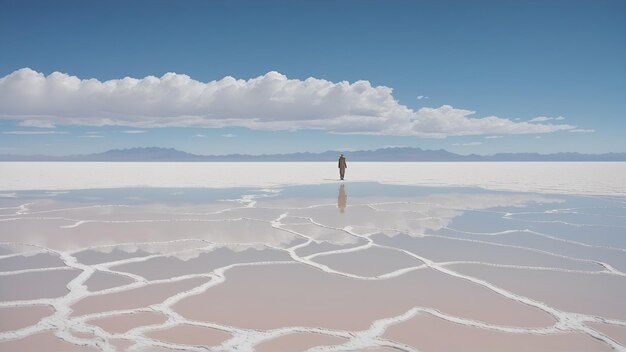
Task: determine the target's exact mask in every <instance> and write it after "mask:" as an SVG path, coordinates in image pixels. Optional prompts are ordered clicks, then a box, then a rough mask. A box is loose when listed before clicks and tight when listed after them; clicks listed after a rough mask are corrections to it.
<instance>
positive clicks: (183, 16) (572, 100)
mask: <svg viewBox="0 0 626 352" xmlns="http://www.w3.org/2000/svg"><path fill="white" fill-rule="evenodd" d="M624 38H626V2H624V1H601V0H600V1H598V0H594V1H471V2H470V1H363V0H359V1H340V2H337V1H267V2H263V4H260V2H258V1H255V2H245V1H132V2H122V1H107V2H102V1H59V2H50V1H41V2H37V1H7V0H0V77H4V78H2V80H3V81H0V94H1V95H0V154H5V153H7V154H74V153H91V152H99V151H104V150H108V149H112V148H128V147H136V146H162V147H173V148H177V149H181V150H185V151H188V152H193V153H199V154H226V153H250V154H259V153H280V152H295V151H324V150H329V149H340V150H345V151H349V150H357V149H374V148H379V147H386V146H413V147H421V148H428V149H439V148H443V149H446V150H450V151H453V152H457V153H462V154H469V153H478V154H492V153H497V152H542V153H550V152H561V151H578V152H588V153H602V152H611V151H613V152H624V151H626V138H624V136H625V133H624V130H625V129H626V119H624V111H626V64H625V63H626V40H624ZM25 68H28V69H29V70H24V69H25ZM56 71H58V72H60V73H61V74H57V75H51V74H52V73H53V72H56ZM274 71H275V72H278V73H280V75H279V74H278V73H272V72H274ZM168 72H171V73H176V74H177V75H172V76H168V77H165V76H164V75H165V74H167V73H168ZM183 75H186V76H183ZM148 76H154V77H155V79H152V78H149V79H146V78H145V77H148ZM226 76H232V77H234V78H235V79H236V80H240V81H237V83H233V82H231V81H225V80H224V77H226ZM124 77H132V78H134V79H137V80H138V81H133V82H130V83H128V82H127V83H128V84H130V85H131V86H132V87H131V88H129V87H128V86H127V85H125V84H126V83H124V82H121V81H111V80H120V79H122V78H124ZM185 77H186V78H185ZM309 77H313V78H314V81H306V80H307V78H309ZM90 79H93V80H94V81H81V80H90ZM254 79H256V80H254ZM107 81H108V82H107ZM343 81H347V82H348V83H346V84H343V85H342V84H341V82H343ZM357 81H367V82H369V83H368V84H365V85H364V84H356V83H355V82H357ZM81 82H82V83H81ZM89 82H91V83H89ZM210 82H213V83H210ZM148 83H149V84H151V85H150V87H152V88H150V89H153V90H150V91H148V92H147V93H146V92H145V91H143V90H140V88H141V87H143V85H145V84H148ZM90 84H91V85H90ZM92 86H93V87H92ZM111 86H114V88H111ZM379 86H384V87H388V88H390V89H386V88H384V89H377V87H379ZM68 87H69V88H68ZM90 87H91V88H90ZM94 87H95V88H94ZM138 87H139V88H138ZM212 87H217V88H215V89H214V88H212ZM213 89H214V90H213ZM200 90H203V91H206V90H211V92H213V93H211V94H208V93H206V94H199V93H198V94H196V93H195V92H199V91H200ZM129 92H130V93H129ZM153 92H156V93H153ZM320 92H325V93H323V94H324V95H323V96H322V97H320V94H322V93H320ZM194 94H195V95H194ZM3 96H4V97H3ZM190 97H191V98H190ZM418 97H421V99H418ZM3 106H4V107H3ZM442 107H443V108H442ZM446 107H447V108H446ZM470 112H474V113H473V114H472V113H470ZM294 116H295V117H294ZM490 116H491V117H493V118H487V119H483V118H485V117H490ZM481 119H482V120H481ZM532 119H535V120H533V121H530V120H532ZM479 120H480V121H479ZM129 131H134V132H132V133H128V132H129Z"/></svg>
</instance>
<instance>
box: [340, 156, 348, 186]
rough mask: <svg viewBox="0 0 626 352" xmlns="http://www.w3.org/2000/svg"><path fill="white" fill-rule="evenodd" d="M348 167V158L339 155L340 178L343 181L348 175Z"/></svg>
mask: <svg viewBox="0 0 626 352" xmlns="http://www.w3.org/2000/svg"><path fill="white" fill-rule="evenodd" d="M347 168H348V165H347V164H346V157H345V156H343V154H341V155H339V177H341V179H342V180H343V177H344V176H345V174H346V169H347Z"/></svg>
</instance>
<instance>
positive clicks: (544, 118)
mask: <svg viewBox="0 0 626 352" xmlns="http://www.w3.org/2000/svg"><path fill="white" fill-rule="evenodd" d="M551 120H554V121H562V120H565V117H563V116H557V117H549V116H537V117H535V118H534V119H530V120H528V122H546V121H551Z"/></svg>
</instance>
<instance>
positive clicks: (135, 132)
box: [122, 130, 147, 134]
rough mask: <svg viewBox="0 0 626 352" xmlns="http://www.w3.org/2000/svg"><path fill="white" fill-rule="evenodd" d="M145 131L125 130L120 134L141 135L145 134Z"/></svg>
mask: <svg viewBox="0 0 626 352" xmlns="http://www.w3.org/2000/svg"><path fill="white" fill-rule="evenodd" d="M146 132H147V131H144V130H126V131H122V133H128V134H142V133H146Z"/></svg>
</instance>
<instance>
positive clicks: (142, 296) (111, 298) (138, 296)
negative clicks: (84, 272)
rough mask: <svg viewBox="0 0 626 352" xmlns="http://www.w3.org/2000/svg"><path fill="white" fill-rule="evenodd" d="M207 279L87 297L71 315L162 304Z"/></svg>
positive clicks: (162, 284)
mask: <svg viewBox="0 0 626 352" xmlns="http://www.w3.org/2000/svg"><path fill="white" fill-rule="evenodd" d="M207 281H208V279H203V278H192V279H186V280H181V281H176V282H166V283H158V284H150V285H147V286H144V287H140V288H136V289H131V290H126V291H121V292H115V293H109V294H104V295H95V296H89V297H87V298H85V299H82V300H80V301H78V302H77V303H76V304H74V305H73V306H72V310H73V311H74V312H73V315H85V314H93V313H99V312H106V311H112V310H123V309H135V308H141V307H148V306H150V305H152V304H156V303H162V302H163V301H164V300H166V299H167V298H168V297H170V296H174V295H176V294H178V293H180V292H184V291H187V290H190V289H192V288H194V287H196V286H199V285H201V284H203V283H205V282H207Z"/></svg>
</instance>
